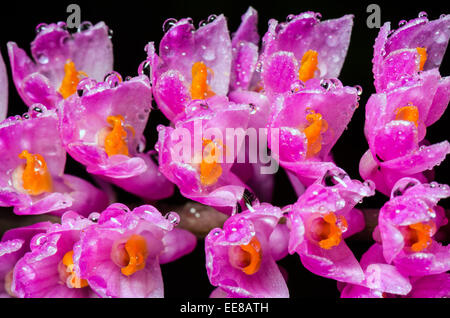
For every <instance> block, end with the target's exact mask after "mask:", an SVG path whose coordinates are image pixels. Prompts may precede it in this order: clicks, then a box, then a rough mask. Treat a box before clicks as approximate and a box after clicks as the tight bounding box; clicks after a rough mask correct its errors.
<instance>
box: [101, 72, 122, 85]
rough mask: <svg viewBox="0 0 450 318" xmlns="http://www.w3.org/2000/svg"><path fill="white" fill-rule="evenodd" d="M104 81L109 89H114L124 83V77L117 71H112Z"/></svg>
mask: <svg viewBox="0 0 450 318" xmlns="http://www.w3.org/2000/svg"><path fill="white" fill-rule="evenodd" d="M103 81H104V82H105V83H106V84H108V85H109V87H111V88H114V87H117V86H119V84H120V83H121V82H122V76H120V74H119V73H117V72H116V71H112V72H110V73H108V74H106V76H105V78H104V79H103Z"/></svg>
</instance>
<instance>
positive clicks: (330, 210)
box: [0, 7, 450, 298]
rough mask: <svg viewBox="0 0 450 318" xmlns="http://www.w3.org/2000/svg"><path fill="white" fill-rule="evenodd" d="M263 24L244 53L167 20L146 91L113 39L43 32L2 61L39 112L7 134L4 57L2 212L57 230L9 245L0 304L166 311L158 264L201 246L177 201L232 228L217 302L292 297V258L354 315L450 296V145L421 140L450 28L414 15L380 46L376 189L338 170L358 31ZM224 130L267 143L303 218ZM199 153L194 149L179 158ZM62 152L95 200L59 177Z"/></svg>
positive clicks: (220, 262) (252, 26)
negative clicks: (438, 174) (124, 197)
mask: <svg viewBox="0 0 450 318" xmlns="http://www.w3.org/2000/svg"><path fill="white" fill-rule="evenodd" d="M257 23H258V15H257V11H256V10H255V9H253V8H251V7H250V8H249V9H248V10H247V12H246V13H245V14H244V15H243V16H242V22H241V24H240V26H239V28H238V29H237V30H236V32H234V33H232V34H231V36H230V32H229V30H228V26H227V20H226V18H225V17H224V16H223V15H218V16H216V15H212V16H210V17H209V18H208V19H207V22H204V23H202V24H201V25H200V26H199V27H198V28H195V27H194V25H193V22H192V19H190V18H186V19H181V20H178V21H177V20H174V19H169V20H167V21H166V22H165V24H164V31H165V34H164V36H163V38H162V39H161V41H160V43H159V48H158V50H157V49H156V47H155V43H154V42H149V43H148V44H147V45H146V46H145V52H146V55H147V57H146V60H145V61H144V62H142V63H141V64H140V65H139V68H138V75H137V76H134V77H130V76H128V77H126V78H123V77H122V76H121V75H120V74H119V73H117V72H115V71H114V70H113V48H112V40H111V36H110V32H109V28H108V27H107V26H106V25H105V24H104V23H103V22H100V23H98V24H95V25H92V24H91V23H86V22H85V23H84V24H83V25H84V27H83V28H82V29H80V30H79V31H78V32H75V33H70V32H69V31H68V29H67V26H66V25H65V23H63V22H58V23H54V24H48V25H47V24H40V25H39V26H38V28H37V31H38V33H37V36H36V38H35V39H34V41H33V42H32V43H31V55H32V57H29V56H28V55H27V53H26V52H25V51H24V50H23V49H21V48H19V47H18V45H17V44H16V43H14V42H9V43H8V53H9V60H10V68H11V73H12V79H13V81H14V84H15V86H16V89H17V91H18V93H19V95H20V97H21V98H22V100H23V102H24V103H25V104H26V105H27V106H28V108H29V110H28V112H26V113H25V114H23V115H22V116H19V115H16V116H13V117H9V118H6V119H5V116H6V111H7V75H6V69H5V66H4V62H3V60H2V59H1V60H0V117H1V118H0V119H1V120H2V122H1V123H0V160H1V162H2V165H1V166H0V206H7V207H13V211H14V213H15V214H17V215H40V214H50V215H53V216H55V217H56V218H57V220H58V222H54V223H52V222H50V221H44V222H39V223H36V224H32V225H28V226H24V227H18V228H13V229H10V230H8V231H6V232H5V233H4V235H3V237H2V239H1V242H0V295H2V296H5V297H9V296H11V297H151V298H154V297H164V285H163V277H162V273H161V268H160V264H165V263H168V262H171V261H174V260H176V259H178V258H180V257H183V256H185V255H186V254H188V253H190V252H192V251H193V250H194V249H195V247H196V244H197V238H196V236H195V235H194V234H193V233H191V232H190V231H188V230H186V229H185V228H182V227H181V226H178V225H179V223H180V221H182V218H183V217H181V220H180V216H179V215H178V214H177V213H176V212H173V211H171V212H168V213H161V212H160V211H159V210H158V209H157V208H156V207H155V206H154V205H156V203H157V202H158V201H160V200H163V199H168V198H171V197H172V196H173V194H174V191H175V188H178V189H179V192H180V193H181V195H182V196H184V197H185V198H187V199H190V200H193V201H196V202H198V203H201V204H203V205H205V206H208V207H210V208H214V209H215V210H217V211H218V212H217V215H221V217H223V218H224V219H226V220H225V221H224V223H222V224H223V225H221V226H220V227H215V228H213V229H209V230H210V231H209V233H208V234H207V235H206V237H205V238H204V244H205V255H206V259H205V268H204V269H203V270H206V273H207V275H208V278H209V280H210V283H211V284H212V285H213V286H215V287H216V288H215V289H214V291H213V292H212V294H211V297H233V298H237V297H255V298H259V297H270V298H275V297H277V298H287V297H289V289H288V285H287V283H286V281H287V279H288V277H287V274H286V272H285V271H284V270H282V269H280V266H279V265H278V264H277V261H279V260H281V259H283V258H284V257H286V256H287V255H288V254H298V256H299V257H300V260H301V262H302V264H303V266H304V267H305V268H306V269H307V270H309V271H310V272H312V273H314V274H316V275H319V276H323V277H326V278H329V279H333V280H335V281H337V288H338V289H339V291H340V293H341V297H356V298H360V297H371V298H372V297H380V298H382V297H383V298H384V297H449V296H450V275H449V274H448V271H449V270H450V247H449V246H445V245H443V244H442V243H440V242H439V237H438V235H435V234H436V233H437V232H438V231H439V229H440V228H441V227H442V226H444V225H446V224H447V218H446V216H445V210H444V209H443V208H442V207H440V206H439V205H438V202H439V200H440V199H444V198H447V197H449V196H450V187H449V186H447V185H443V184H438V183H436V182H435V181H433V178H434V175H433V173H432V172H433V167H434V166H436V165H438V164H440V163H441V162H442V161H443V160H444V159H445V157H446V155H447V154H448V153H450V144H449V143H448V142H447V141H442V142H440V143H437V144H430V143H429V142H428V141H427V140H426V139H425V137H426V129H427V127H428V126H430V125H432V124H433V123H435V122H436V121H437V120H438V119H439V118H440V117H441V116H442V114H443V113H444V111H445V109H446V107H447V105H448V103H449V100H450V77H441V75H440V73H439V66H440V64H441V62H442V60H443V57H444V54H445V51H446V48H447V44H448V41H449V38H450V16H447V15H442V16H441V17H440V18H439V19H436V20H428V18H427V16H426V15H424V14H421V15H420V16H419V17H418V18H415V19H413V20H410V21H409V22H406V23H403V24H402V25H401V26H400V27H399V28H398V29H397V30H391V25H390V23H389V22H386V23H385V24H384V25H383V26H382V27H381V28H380V29H379V34H378V36H377V38H376V40H375V44H374V56H373V60H372V62H373V76H374V85H375V89H376V93H375V94H372V95H371V96H370V98H369V100H368V102H367V104H366V105H365V112H366V122H365V129H364V133H365V136H366V139H367V142H368V145H369V150H367V152H366V153H365V154H364V155H363V157H362V158H361V161H360V163H359V170H360V175H361V177H362V178H363V181H358V180H354V179H352V178H351V177H350V176H349V175H348V174H347V173H346V172H345V171H344V170H342V169H341V168H339V167H338V166H337V165H336V164H335V163H334V160H333V157H332V148H333V146H334V145H335V144H336V142H337V140H338V139H339V137H340V136H341V135H342V134H343V132H344V130H345V129H346V127H347V126H348V124H349V122H350V120H351V118H352V116H353V114H354V112H355V110H356V109H357V108H358V106H359V100H360V95H361V91H362V89H361V87H360V86H354V87H352V86H344V84H343V83H342V82H341V81H340V80H339V79H338V77H339V74H340V71H341V68H342V66H343V63H344V60H345V57H346V54H347V50H348V47H349V45H350V35H351V32H352V27H353V15H345V16H343V17H341V18H337V19H331V20H325V21H321V15H320V14H319V13H314V12H304V13H300V14H298V15H290V16H289V17H288V19H287V20H286V22H278V21H276V20H274V19H271V20H270V21H269V26H268V30H267V32H266V33H265V34H264V36H263V37H262V46H261V47H260V46H259V43H260V40H261V39H260V35H259V34H258V29H257ZM0 58H1V57H0ZM152 102H154V103H156V104H157V106H158V109H159V110H160V111H161V112H162V113H163V114H164V115H165V116H166V117H167V119H168V120H169V121H170V124H169V125H167V126H164V125H159V126H158V127H157V131H155V132H154V133H155V134H156V133H157V134H158V141H157V143H156V145H155V149H154V150H150V151H147V152H146V151H144V149H145V147H146V143H145V138H144V131H145V127H146V124H147V121H148V119H149V116H150V113H151V111H152V110H153V106H152ZM211 129H212V130H213V131H214V133H213V134H210V133H208V131H210V130H211ZM229 129H234V130H239V131H241V132H244V133H248V134H250V131H254V130H263V131H264V132H265V133H266V135H265V136H263V135H257V136H255V138H254V140H256V141H257V142H259V145H260V146H261V145H263V146H268V148H269V150H268V149H266V150H267V151H268V153H269V154H270V157H271V158H272V160H274V161H275V163H276V164H277V165H280V166H281V167H282V168H284V169H285V170H286V172H287V174H288V176H289V180H290V181H291V183H292V187H293V188H294V190H295V192H296V194H297V197H298V199H297V201H296V202H292V204H290V205H288V206H283V207H277V206H274V205H272V204H270V202H271V201H272V194H273V192H274V182H273V177H274V175H273V173H272V174H270V173H262V169H263V168H264V167H267V162H263V160H261V158H257V159H256V160H253V161H251V160H250V161H248V160H244V162H242V161H239V160H237V159H238V154H242V153H243V154H244V157H245V159H248V157H250V156H251V152H252V149H251V147H250V146H249V145H246V143H245V142H244V140H245V139H241V140H240V141H238V142H237V143H235V142H234V141H235V140H234V138H233V140H230V139H229V138H225V139H224V138H223V136H225V135H227V131H228V130H229ZM194 135H199V136H200V139H199V142H197V143H196V142H195V140H194V142H193V143H191V142H190V141H191V140H188V141H189V142H188V143H187V144H188V147H184V148H180V140H183V141H185V140H184V138H185V137H186V136H188V137H189V136H194ZM264 137H267V139H266V140H265V139H264ZM183 144H185V143H183ZM180 150H182V152H183V156H182V157H183V158H181V156H180ZM253 150H254V149H253ZM67 153H68V154H69V155H70V156H71V157H72V158H73V159H74V160H75V161H77V162H79V163H81V164H82V165H84V166H85V168H86V171H87V172H88V173H89V174H91V176H92V177H93V178H92V179H93V180H94V181H96V182H97V185H93V184H91V183H90V182H88V181H86V180H84V179H82V178H80V177H77V176H72V175H68V174H65V173H64V168H65V165H66V154H67ZM224 157H227V160H223V159H224ZM109 184H113V185H115V186H117V187H119V188H122V189H123V190H125V191H126V192H129V193H131V194H133V195H135V196H137V197H139V198H140V199H141V200H142V201H143V202H144V203H145V204H143V205H140V206H139V205H137V206H135V207H134V208H133V209H130V208H129V207H127V206H126V205H124V204H122V203H119V202H116V200H115V196H114V193H112V192H113V190H111V189H113V188H111V187H110V186H109ZM275 191H276V189H275ZM375 191H379V192H381V193H382V194H385V195H386V196H389V198H388V199H387V200H386V202H385V204H384V206H382V207H381V209H380V210H379V215H378V224H376V227H375V228H374V230H373V233H372V236H373V239H374V241H375V243H374V244H373V245H372V246H371V247H370V248H369V249H368V250H367V251H366V253H364V254H363V255H362V257H361V258H360V259H359V260H358V259H357V258H356V257H355V255H354V254H353V252H352V251H351V249H350V248H349V246H348V245H347V244H346V242H345V240H346V239H347V238H348V237H350V236H352V235H354V234H356V233H358V232H361V231H362V230H364V229H365V228H366V222H365V217H364V213H363V211H361V210H360V209H358V208H356V206H357V205H358V204H359V203H361V202H362V200H363V199H364V198H365V197H369V196H373V195H374V194H375Z"/></svg>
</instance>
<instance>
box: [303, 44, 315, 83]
mask: <svg viewBox="0 0 450 318" xmlns="http://www.w3.org/2000/svg"><path fill="white" fill-rule="evenodd" d="M317 56H318V53H317V51H314V50H308V51H306V52H305V54H303V57H302V60H301V62H300V69H299V71H298V78H299V79H300V80H301V81H302V82H306V81H307V80H310V79H311V78H314V72H315V71H316V70H317V69H318V68H317V64H318V61H317Z"/></svg>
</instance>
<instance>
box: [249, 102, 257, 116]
mask: <svg viewBox="0 0 450 318" xmlns="http://www.w3.org/2000/svg"><path fill="white" fill-rule="evenodd" d="M248 106H249V107H250V114H251V115H253V114H255V113H256V111H257V107H256V105H255V104H253V103H250V104H248Z"/></svg>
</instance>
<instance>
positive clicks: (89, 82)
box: [77, 77, 97, 97]
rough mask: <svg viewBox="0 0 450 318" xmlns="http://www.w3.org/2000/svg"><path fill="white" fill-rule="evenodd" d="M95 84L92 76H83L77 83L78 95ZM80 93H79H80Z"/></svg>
mask: <svg viewBox="0 0 450 318" xmlns="http://www.w3.org/2000/svg"><path fill="white" fill-rule="evenodd" d="M96 85H97V81H96V80H95V79H93V78H89V77H85V78H83V79H82V80H81V81H80V82H79V83H78V85H77V94H78V96H80V97H81V96H83V95H84V93H85V91H89V90H91V89H92V88H94V87H95V86H96ZM80 94H81V95H80Z"/></svg>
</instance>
